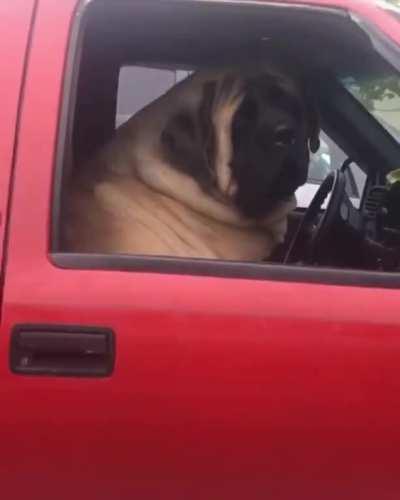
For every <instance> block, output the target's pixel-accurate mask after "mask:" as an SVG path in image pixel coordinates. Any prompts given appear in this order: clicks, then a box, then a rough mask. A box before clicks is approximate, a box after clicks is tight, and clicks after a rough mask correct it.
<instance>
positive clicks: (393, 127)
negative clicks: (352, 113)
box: [342, 73, 400, 143]
mask: <svg viewBox="0 0 400 500" xmlns="http://www.w3.org/2000/svg"><path fill="white" fill-rule="evenodd" d="M342 83H343V84H344V86H345V87H346V89H347V90H348V91H349V92H350V93H351V94H352V95H353V97H355V98H356V99H357V100H358V102H359V103H360V104H362V105H363V106H364V108H365V109H367V110H368V111H369V112H370V113H371V114H372V115H373V116H374V118H376V120H378V121H379V123H380V124H381V125H382V126H383V127H385V129H386V130H387V131H388V132H389V133H390V134H391V135H392V137H394V138H395V139H396V140H397V141H398V142H399V143H400V76H399V75H398V74H396V73H393V74H391V75H384V76H380V77H376V78H375V77H370V78H366V77H365V78H362V79H361V78H360V79H357V80H356V79H355V78H353V77H347V78H343V79H342Z"/></svg>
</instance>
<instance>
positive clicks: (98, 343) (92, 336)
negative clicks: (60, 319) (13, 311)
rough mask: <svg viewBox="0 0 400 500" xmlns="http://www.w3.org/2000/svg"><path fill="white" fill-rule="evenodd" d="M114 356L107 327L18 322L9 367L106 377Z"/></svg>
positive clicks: (26, 371)
mask: <svg viewBox="0 0 400 500" xmlns="http://www.w3.org/2000/svg"><path fill="white" fill-rule="evenodd" d="M114 359H115V343H114V334H113V332H112V331H111V330H109V329H107V328H91V327H82V328H81V327H75V326H72V327H71V326H50V325H18V326H16V327H15V328H14V329H13V331H12V334H11V350H10V368H11V371H12V372H14V373H18V374H21V375H57V376H76V377H105V376H109V375H111V373H112V371H113V368H114Z"/></svg>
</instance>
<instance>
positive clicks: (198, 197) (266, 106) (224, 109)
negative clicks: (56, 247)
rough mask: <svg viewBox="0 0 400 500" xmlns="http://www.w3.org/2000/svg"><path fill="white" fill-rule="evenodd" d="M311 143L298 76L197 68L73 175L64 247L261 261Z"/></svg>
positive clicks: (315, 140) (275, 238) (301, 175)
mask: <svg viewBox="0 0 400 500" xmlns="http://www.w3.org/2000/svg"><path fill="white" fill-rule="evenodd" d="M318 147H319V120H318V113H317V110H316V108H315V105H314V103H313V102H312V99H310V96H309V92H307V90H306V88H305V86H304V84H303V83H302V82H301V81H300V79H297V78H296V77H294V76H292V75H289V74H288V73H287V72H284V71H282V70H280V69H278V68H276V67H273V66H271V65H265V66H262V65H259V64H257V65H249V66H248V67H245V66H243V65H241V66H240V67H228V68H220V69H209V70H199V71H197V72H195V73H193V74H192V75H191V76H189V77H188V78H187V79H185V80H183V81H181V82H180V83H178V84H177V85H175V86H174V87H172V88H171V89H170V90H169V91H168V92H167V93H165V94H164V95H163V96H161V97H160V98H158V99H157V100H155V101H153V102H152V103H151V104H150V105H148V106H147V107H145V108H143V109H142V110H141V111H139V112H138V113H137V114H135V115H134V116H133V117H131V118H130V119H129V120H128V121H127V122H126V123H125V124H123V125H122V126H121V127H120V128H119V129H118V130H117V132H116V135H115V137H114V139H113V140H112V141H111V142H110V143H109V144H107V145H106V146H105V147H103V148H102V149H101V151H100V152H99V153H98V154H97V155H96V156H95V158H94V159H92V160H91V161H90V162H88V163H87V164H86V165H85V168H83V169H82V171H81V172H80V173H79V175H77V176H73V177H74V178H73V179H72V182H71V185H70V187H69V190H68V195H67V202H66V206H67V209H66V216H65V224H64V226H65V232H64V242H65V250H66V251H72V252H84V253H87V252H94V253H103V254H104V253H106V254H108V253H124V254H140V255H164V256H175V257H191V258H209V259H223V260H237V261H250V262H251V261H252V262H259V261H262V260H264V259H266V258H268V257H269V256H270V255H271V253H272V251H273V250H274V248H275V247H276V246H277V245H278V244H279V243H281V242H282V241H283V239H284V237H285V233H286V228H287V217H288V215H289V214H290V212H291V211H292V210H293V209H294V208H295V206H296V200H295V195H294V193H295V191H296V189H297V188H298V187H299V186H301V185H302V184H304V183H305V181H306V178H307V170H308V164H309V159H310V151H311V152H315V151H316V150H317V149H318Z"/></svg>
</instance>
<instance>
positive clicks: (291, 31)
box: [52, 0, 400, 271]
mask: <svg viewBox="0 0 400 500" xmlns="http://www.w3.org/2000/svg"><path fill="white" fill-rule="evenodd" d="M281 53H282V54H285V57H289V58H290V59H291V60H292V61H293V64H296V65H298V66H299V67H301V68H303V71H304V72H305V73H306V74H307V79H308V81H309V82H310V83H311V88H312V92H313V95H314V96H315V99H316V101H317V103H318V109H319V113H320V120H321V127H322V130H323V134H322V138H323V139H325V140H323V141H321V143H322V145H321V149H320V151H319V152H318V153H317V154H316V155H314V156H313V158H312V161H311V164H310V172H309V179H308V181H307V186H308V191H307V189H305V188H303V189H302V190H300V191H299V193H298V196H297V197H298V208H297V209H296V211H295V212H294V213H293V215H292V217H291V220H290V224H289V230H288V233H287V236H286V239H285V242H284V243H283V244H282V245H281V246H280V247H279V248H278V249H277V250H276V251H275V253H274V255H273V256H272V258H271V259H269V261H268V263H271V262H272V263H273V264H284V265H288V266H289V265H290V266H304V265H307V266H322V267H329V268H345V269H360V270H375V271H376V270H378V271H396V270H399V269H400V189H399V188H398V184H397V183H396V182H392V183H390V182H388V178H387V176H388V174H389V173H390V172H393V171H394V170H396V169H397V168H399V167H400V73H399V69H400V53H399V51H398V49H397V48H396V47H395V46H394V45H392V44H391V43H390V41H389V40H387V39H384V38H383V37H382V35H381V34H379V33H378V32H377V31H376V30H374V28H372V27H371V26H369V25H367V24H366V23H364V22H363V21H362V20H360V19H357V18H356V17H355V16H351V15H350V14H348V13H347V12H345V11H343V10H340V9H332V8H323V7H310V6H300V5H294V4H292V5H290V4H287V5H284V4H273V3H271V4H268V3H265V4H261V3H257V2H254V3H253V2H245V3H237V2H235V3H229V2H221V3H219V2H181V1H176V2H161V1H138V2H132V3H126V2H119V1H115V2H107V1H103V0H97V1H96V0H94V1H92V2H89V3H88V4H86V5H85V6H84V7H82V12H81V13H80V16H79V22H78V21H77V23H76V26H75V28H74V33H73V35H72V39H71V46H70V54H69V66H68V67H67V69H66V83H65V92H64V108H63V117H62V119H63V126H61V127H60V131H61V132H60V138H59V159H58V167H57V168H58V171H57V182H56V189H55V197H54V218H53V240H52V247H53V251H55V252H57V251H58V252H60V251H62V248H63V245H62V237H61V236H60V230H59V217H60V213H62V210H63V186H64V184H65V182H66V179H67V178H68V176H69V175H70V173H71V171H72V170H73V169H74V168H79V165H80V164H81V162H82V161H85V159H87V158H89V157H90V156H91V155H93V154H94V153H95V151H96V150H97V149H98V148H99V147H101V146H102V145H103V144H104V143H105V142H107V141H109V140H110V139H111V138H112V136H113V134H114V132H115V129H116V126H118V125H119V124H120V123H121V122H122V121H124V120H125V119H126V118H127V117H129V116H130V115H131V114H132V113H133V112H135V111H136V110H137V109H140V107H141V106H144V105H146V104H147V103H148V101H149V100H151V99H152V98H156V97H158V95H160V94H161V93H163V92H165V90H167V88H168V86H172V85H173V84H174V83H175V82H176V81H178V80H179V79H181V78H184V77H185V76H186V75H188V74H189V73H190V72H192V71H194V70H196V69H198V68H202V67H209V66H218V65H220V64H226V63H227V62H230V61H232V62H238V61H241V60H243V61H246V60H249V59H251V58H256V57H257V58H265V59H268V57H269V56H270V55H272V54H273V55H274V56H275V57H276V54H281ZM396 109H397V112H396ZM324 148H327V150H325V149H324ZM337 152H339V153H340V154H337ZM392 177H393V176H392ZM307 186H306V187H307ZM265 264H266V265H267V262H266V263H265ZM259 265H264V264H259Z"/></svg>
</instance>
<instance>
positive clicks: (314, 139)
mask: <svg viewBox="0 0 400 500" xmlns="http://www.w3.org/2000/svg"><path fill="white" fill-rule="evenodd" d="M305 89H306V90H305V95H306V103H307V117H308V139H309V144H310V151H311V153H316V152H317V151H318V149H319V146H320V141H319V134H320V132H321V126H320V116H319V111H318V107H317V103H316V99H315V96H314V95H313V92H312V90H311V89H310V85H308V84H306V87H305Z"/></svg>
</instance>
